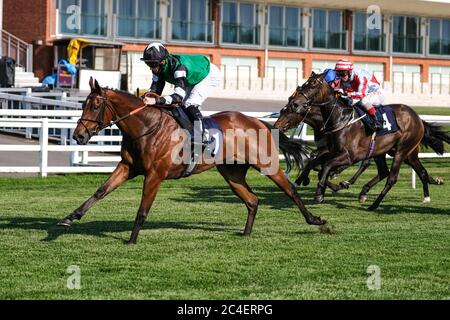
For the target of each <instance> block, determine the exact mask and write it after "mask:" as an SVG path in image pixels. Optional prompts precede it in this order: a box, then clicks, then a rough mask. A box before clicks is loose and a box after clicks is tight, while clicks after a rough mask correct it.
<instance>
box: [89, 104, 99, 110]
mask: <svg viewBox="0 0 450 320" xmlns="http://www.w3.org/2000/svg"><path fill="white" fill-rule="evenodd" d="M91 108H92V110H94V111H97V110H98V105H96V104H94V103H93V104H91Z"/></svg>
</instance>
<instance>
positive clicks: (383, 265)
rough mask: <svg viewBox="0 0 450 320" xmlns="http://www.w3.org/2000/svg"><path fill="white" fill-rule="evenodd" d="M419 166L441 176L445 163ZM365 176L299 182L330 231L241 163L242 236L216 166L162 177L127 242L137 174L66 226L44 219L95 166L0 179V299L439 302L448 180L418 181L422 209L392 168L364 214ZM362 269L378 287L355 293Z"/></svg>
mask: <svg viewBox="0 0 450 320" xmlns="http://www.w3.org/2000/svg"><path fill="white" fill-rule="evenodd" d="M425 165H426V167H427V168H428V170H429V172H430V173H431V174H432V175H433V176H441V177H443V178H444V179H445V180H446V181H448V182H449V181H450V170H449V169H448V161H447V160H444V159H442V160H433V161H431V160H427V161H425ZM355 170H356V167H354V168H352V169H349V170H348V171H347V172H346V173H345V174H342V175H341V176H340V179H344V178H348V177H349V175H350V174H352V173H353V172H354V171H355ZM374 172H375V171H374V168H373V167H372V168H370V169H369V170H368V172H367V173H365V174H364V175H363V177H362V178H361V179H360V180H359V181H358V182H357V184H356V186H354V187H352V188H351V189H349V190H345V191H342V192H341V193H339V194H331V193H330V192H329V193H328V196H327V198H326V204H323V205H316V204H314V203H313V202H312V197H313V191H314V190H313V188H312V185H311V186H308V187H302V188H301V189H300V190H299V192H300V195H301V196H302V198H303V199H304V200H305V203H306V205H307V207H308V208H309V209H310V210H311V211H312V212H313V213H314V214H316V215H320V216H321V217H323V218H325V219H327V220H328V221H329V222H330V223H331V225H332V226H333V228H334V231H335V233H334V234H323V233H320V232H319V228H318V227H317V226H309V225H307V224H306V223H305V221H304V220H303V218H302V217H301V216H300V215H299V212H298V210H297V209H296V208H295V207H294V205H293V203H292V202H291V201H290V200H289V199H288V198H287V197H286V196H285V195H284V194H283V193H281V192H280V191H279V190H278V189H277V187H276V186H275V185H274V184H273V183H272V182H271V181H270V180H269V179H267V178H266V177H264V176H262V175H260V174H259V173H257V172H256V171H254V170H252V171H250V172H249V177H248V181H249V184H250V185H251V186H252V187H253V189H254V191H255V192H256V194H258V195H259V198H260V206H259V211H258V214H257V217H256V221H255V225H254V229H253V233H252V235H251V237H243V236H241V235H240V233H241V231H242V230H243V227H244V224H245V220H246V216H247V211H246V209H245V206H244V205H243V204H242V203H241V202H240V200H239V199H237V198H236V197H235V196H234V195H233V194H232V192H231V191H230V189H229V188H228V186H227V185H226V183H225V182H224V180H223V179H222V177H221V176H220V175H219V173H218V172H217V171H216V170H211V171H209V172H206V173H203V174H201V175H197V176H193V177H191V178H187V179H182V180H178V181H166V182H165V183H164V184H163V186H162V187H161V189H160V192H159V193H158V196H157V199H156V201H155V204H154V206H153V208H152V212H151V214H150V216H149V219H148V220H147V222H146V223H145V226H144V228H143V230H142V231H141V233H140V236H139V239H138V244H137V245H133V246H129V245H125V244H124V242H125V241H126V240H128V238H129V236H130V232H131V228H132V225H133V221H134V218H135V214H136V211H137V208H138V205H139V202H140V196H141V185H142V178H137V179H135V180H133V181H130V182H128V183H126V184H125V185H124V186H122V187H121V188H119V189H118V190H116V191H115V192H114V193H112V194H111V195H109V196H108V197H107V198H106V199H104V200H103V201H101V202H100V203H98V204H97V205H96V206H94V208H93V209H91V211H90V212H88V214H87V215H86V216H85V217H84V218H83V219H82V220H81V221H79V222H76V223H75V224H74V225H73V226H72V227H71V228H70V229H68V230H62V229H60V228H59V227H56V226H55V224H56V222H57V221H58V220H59V219H61V218H63V217H64V216H65V215H67V214H68V213H70V212H71V211H72V210H73V209H75V208H76V207H78V206H79V205H80V204H81V203H82V202H83V201H84V200H85V199H86V198H87V197H88V196H90V195H91V194H92V193H93V192H94V191H95V190H96V189H97V187H98V186H99V185H100V183H101V182H102V181H103V180H104V179H105V178H106V176H105V175H67V176H52V177H48V178H46V179H42V178H0V203H1V209H0V253H1V255H0V265H1V268H0V298H2V299H24V298H26V299H56V298H58V299H86V298H87V299H93V298H99V299H113V298H114V299H116V298H123V299H354V298H358V299H403V298H405V299H449V298H450V277H449V275H450V254H449V253H450V198H449V195H450V184H445V185H443V186H431V187H430V189H431V197H432V202H431V203H428V204H422V203H421V200H422V191H421V187H420V185H418V189H415V190H414V189H412V188H411V186H410V184H411V182H410V179H411V174H410V170H409V169H406V168H404V169H403V170H402V172H401V175H400V179H399V182H398V184H397V185H396V186H395V187H394V188H393V189H392V191H391V192H390V194H389V195H388V196H387V198H386V200H385V201H384V202H383V203H382V205H381V207H380V209H379V211H378V212H376V213H374V212H368V211H367V210H366V208H367V206H368V204H365V205H360V204H359V202H358V201H357V195H358V192H359V190H360V188H361V186H362V185H363V183H364V182H366V181H368V179H369V178H370V177H371V176H372V175H373V174H374ZM315 183H316V177H315V173H314V176H313V184H315ZM381 187H382V186H381V184H380V186H377V187H376V188H375V189H374V192H372V193H371V194H370V196H369V202H371V201H373V200H374V198H375V195H376V194H377V193H378V192H379V191H380V190H381ZM70 265H77V266H79V267H80V270H81V289H80V290H69V289H67V288H66V283H67V282H66V281H67V278H68V276H69V274H68V273H67V268H68V266H70ZM370 265H377V266H379V267H380V269H381V289H380V290H369V289H368V288H367V284H366V281H367V278H368V276H369V274H368V273H367V268H368V266H370Z"/></svg>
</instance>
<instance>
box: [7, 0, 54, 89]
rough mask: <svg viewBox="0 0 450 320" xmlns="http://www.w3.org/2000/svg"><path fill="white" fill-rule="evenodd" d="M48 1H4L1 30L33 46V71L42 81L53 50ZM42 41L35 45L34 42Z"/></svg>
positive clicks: (48, 69)
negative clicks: (50, 38)
mask: <svg viewBox="0 0 450 320" xmlns="http://www.w3.org/2000/svg"><path fill="white" fill-rule="evenodd" d="M49 4H50V1H49V0H33V1H29V0H4V1H3V29H4V30H6V31H8V32H9V33H12V34H13V35H15V36H16V37H18V38H20V39H22V40H23V41H26V42H28V43H31V44H33V47H34V57H33V62H34V63H33V70H34V72H35V75H36V76H37V77H38V78H39V79H40V80H42V79H43V77H45V76H46V75H48V74H49V73H50V72H51V68H52V66H53V48H52V46H51V43H49V42H48V41H47V40H48V38H49V23H50V21H49V19H47V16H48V10H49V7H48V6H49ZM39 40H41V41H42V45H37V44H36V41H39Z"/></svg>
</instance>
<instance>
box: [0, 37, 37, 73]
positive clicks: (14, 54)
mask: <svg viewBox="0 0 450 320" xmlns="http://www.w3.org/2000/svg"><path fill="white" fill-rule="evenodd" d="M0 36H1V45H0V56H8V57H11V58H13V59H14V60H15V61H16V66H18V67H22V68H24V70H25V71H27V72H33V45H31V44H28V43H27V42H25V41H23V40H21V39H19V38H18V37H16V36H15V35H13V34H11V33H9V32H7V31H5V30H1V29H0Z"/></svg>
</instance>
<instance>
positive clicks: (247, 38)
mask: <svg viewBox="0 0 450 320" xmlns="http://www.w3.org/2000/svg"><path fill="white" fill-rule="evenodd" d="M222 42H223V43H235V44H249V45H259V44H260V26H246V25H242V24H236V23H222Z"/></svg>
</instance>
